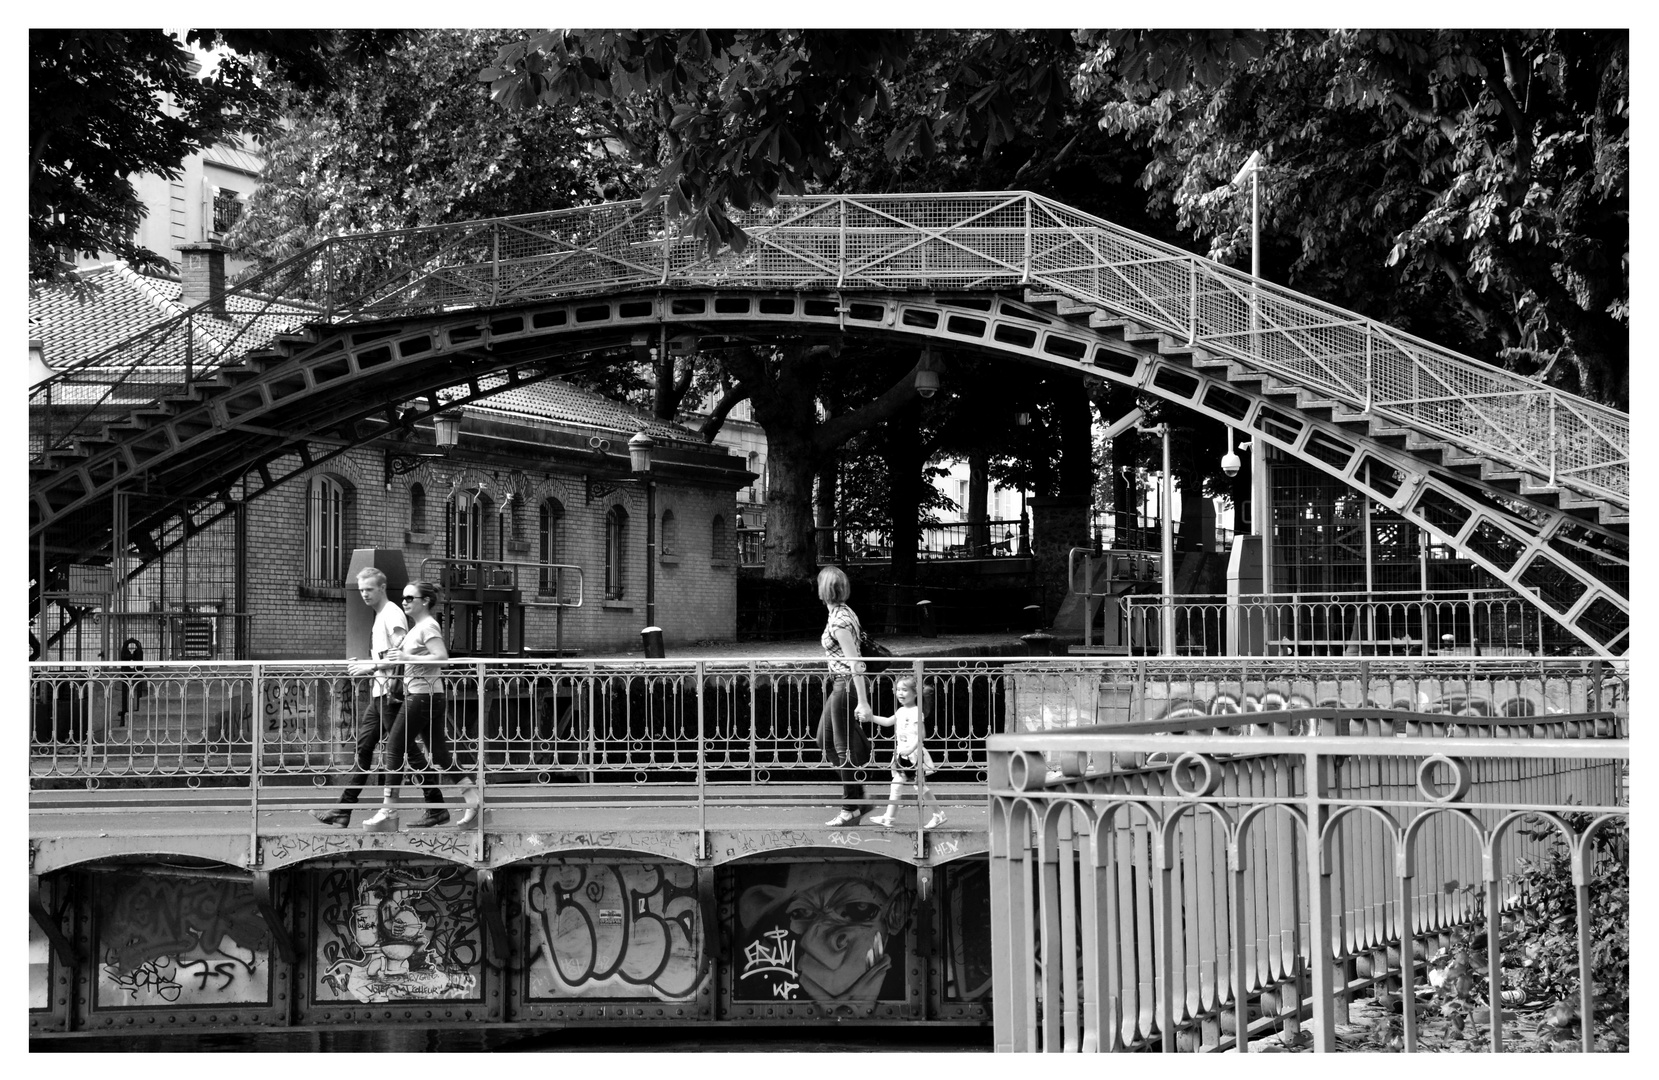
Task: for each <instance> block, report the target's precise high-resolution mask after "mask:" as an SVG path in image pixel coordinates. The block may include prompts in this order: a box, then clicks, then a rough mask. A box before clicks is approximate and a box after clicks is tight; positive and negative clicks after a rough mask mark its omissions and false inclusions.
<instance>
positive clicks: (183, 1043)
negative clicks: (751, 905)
mask: <svg viewBox="0 0 1659 1080" xmlns="http://www.w3.org/2000/svg"><path fill="white" fill-rule="evenodd" d="M29 1049H30V1050H31V1051H33V1052H35V1053H54V1052H74V1053H123V1054H130V1053H155V1052H168V1053H288V1052H292V1053H380V1052H385V1053H428V1054H429V1053H467V1052H474V1051H494V1052H507V1053H530V1054H550V1053H586V1054H611V1053H670V1054H673V1053H680V1054H695V1053H728V1054H729V1053H784V1054H811V1053H862V1054H870V1053H987V1054H988V1053H990V1052H991V1029H990V1028H989V1027H944V1028H917V1027H908V1026H905V1027H898V1026H895V1027H857V1028H854V1027H845V1028H843V1027H816V1028H815V1027H794V1028H789V1027H782V1028H761V1029H756V1028H754V1027H751V1026H732V1027H697V1028H688V1027H678V1028H598V1029H594V1028H583V1029H562V1030H554V1031H548V1030H545V1029H513V1028H507V1029H503V1028H499V1027H496V1028H488V1029H481V1030H475V1029H468V1028H435V1029H426V1030H421V1029H414V1030H411V1029H408V1028H359V1029H355V1030H350V1031H336V1030H314V1029H307V1030H293V1029H289V1030H286V1031H251V1032H183V1031H181V1032H170V1033H168V1034H165V1035H161V1034H156V1035H139V1034H136V1033H135V1034H131V1035H127V1034H123V1035H119V1036H111V1035H102V1036H94V1035H84V1036H83V1035H76V1036H68V1037H58V1038H47V1039H31V1040H29Z"/></svg>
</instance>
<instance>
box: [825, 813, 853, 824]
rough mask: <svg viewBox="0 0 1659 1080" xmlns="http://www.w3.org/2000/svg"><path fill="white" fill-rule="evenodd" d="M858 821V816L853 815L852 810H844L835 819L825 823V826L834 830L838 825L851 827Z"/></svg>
mask: <svg viewBox="0 0 1659 1080" xmlns="http://www.w3.org/2000/svg"><path fill="white" fill-rule="evenodd" d="M857 820H858V815H857V814H855V813H853V812H852V811H851V810H843V811H841V812H840V813H839V814H836V815H835V816H834V817H832V818H830V819H829V820H828V821H826V822H824V824H825V825H828V826H829V827H831V828H834V827H835V826H837V825H851V824H852V823H853V822H855V821H857Z"/></svg>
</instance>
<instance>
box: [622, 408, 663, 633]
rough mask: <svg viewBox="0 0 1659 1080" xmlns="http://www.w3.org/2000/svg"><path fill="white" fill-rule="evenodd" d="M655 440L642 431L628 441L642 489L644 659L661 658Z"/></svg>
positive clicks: (631, 457)
mask: <svg viewBox="0 0 1659 1080" xmlns="http://www.w3.org/2000/svg"><path fill="white" fill-rule="evenodd" d="M656 445H657V442H656V440H655V439H653V438H651V436H649V435H647V434H646V433H645V432H643V431H641V432H638V433H636V434H635V435H634V437H633V438H631V439H629V440H628V465H629V467H630V468H632V469H633V471H634V475H635V478H636V479H638V480H639V481H640V482H641V483H643V484H644V485H645V629H644V630H641V631H640V634H641V635H642V636H643V637H644V639H645V655H646V656H647V657H656V658H659V659H660V658H661V657H662V655H663V651H662V627H660V626H658V625H657V478H656V476H655V475H654V474H653V473H652V472H651V450H652V449H653V448H654V447H655V446H656Z"/></svg>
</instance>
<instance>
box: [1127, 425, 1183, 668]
mask: <svg viewBox="0 0 1659 1080" xmlns="http://www.w3.org/2000/svg"><path fill="white" fill-rule="evenodd" d="M1137 411H1138V410H1137ZM1135 426H1136V427H1137V428H1139V429H1140V430H1142V431H1144V432H1146V433H1147V434H1148V435H1157V436H1159V437H1160V438H1161V439H1162V440H1163V444H1164V462H1163V465H1164V472H1163V482H1162V492H1161V494H1160V496H1159V502H1160V503H1162V504H1163V505H1162V506H1161V507H1160V509H1161V510H1162V511H1163V513H1162V514H1161V515H1159V516H1160V517H1162V518H1163V522H1162V525H1163V535H1162V543H1161V544H1160V545H1159V547H1160V551H1159V554H1160V555H1161V556H1162V559H1161V561H1162V562H1163V568H1162V569H1163V573H1162V574H1160V575H1159V577H1160V578H1161V579H1162V580H1161V581H1160V585H1161V587H1162V589H1163V602H1162V603H1161V604H1160V605H1159V607H1160V609H1161V611H1162V615H1163V618H1162V619H1161V620H1160V621H1161V622H1162V624H1163V626H1162V631H1163V633H1162V637H1163V648H1162V649H1161V650H1159V651H1160V652H1161V653H1162V655H1164V656H1174V655H1175V483H1174V478H1173V477H1172V476H1170V470H1169V425H1168V424H1167V423H1164V424H1157V425H1154V426H1151V427H1148V426H1146V425H1144V424H1140V423H1136V424H1135Z"/></svg>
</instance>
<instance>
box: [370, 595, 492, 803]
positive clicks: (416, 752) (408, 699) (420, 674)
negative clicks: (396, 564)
mask: <svg viewBox="0 0 1659 1080" xmlns="http://www.w3.org/2000/svg"><path fill="white" fill-rule="evenodd" d="M402 602H403V612H404V614H405V615H407V616H408V618H409V632H408V633H407V634H405V635H404V637H403V641H402V642H401V643H400V644H399V645H397V646H395V647H393V648H392V649H390V650H388V651H387V653H386V659H388V660H400V661H402V662H403V665H404V667H403V682H404V693H405V697H404V701H403V710H402V712H400V713H399V714H398V718H397V720H396V721H395V722H394V723H393V724H392V730H391V731H390V732H389V733H388V734H387V736H386V783H387V785H388V786H387V788H386V802H385V804H384V805H382V806H381V808H380V810H379V812H378V813H376V814H375V815H374V816H373V817H371V818H370V819H369V820H368V821H366V822H364V823H363V827H364V828H366V829H369V828H376V827H379V826H380V825H382V823H385V822H393V821H395V820H396V818H397V793H398V788H397V776H398V773H400V772H402V771H403V763H404V761H405V759H407V760H408V762H409V767H410V768H411V769H413V770H415V785H416V786H417V787H419V788H420V789H421V795H422V797H424V798H425V800H426V803H427V810H426V813H425V814H423V815H422V816H421V817H419V818H418V819H416V820H415V821H412V822H410V823H409V824H410V827H412V828H417V829H424V828H430V827H432V826H434V825H443V824H446V823H447V822H448V821H449V811H448V810H445V809H444V808H443V801H444V796H443V792H441V791H439V790H438V788H437V786H436V784H434V783H433V782H431V780H430V779H429V778H428V777H427V775H426V774H427V769H428V767H429V765H428V762H427V760H426V755H425V754H423V753H422V752H421V747H420V742H417V741H416V740H417V739H419V740H421V741H422V742H425V743H426V746H427V748H428V749H429V750H430V751H431V754H432V761H431V763H430V767H431V768H432V769H433V770H434V771H435V772H437V774H438V779H440V780H441V779H444V777H445V774H446V773H450V772H452V771H453V769H454V764H455V763H454V760H453V758H452V757H451V755H450V750H449V739H448V735H447V733H446V732H445V731H444V683H443V669H442V667H441V665H440V664H439V661H443V660H448V659H449V647H448V646H447V645H445V644H444V633H443V628H442V627H440V626H439V625H438V620H437V619H436V618H435V617H434V616H433V613H432V612H433V609H434V608H435V607H437V605H438V587H437V586H436V585H434V584H432V583H431V582H430V581H411V582H410V583H409V584H408V585H406V586H404V588H403V598H402ZM467 801H468V802H469V803H470V802H473V800H472V799H468V800H467ZM476 813H477V809H476V807H475V806H469V807H468V809H467V811H466V813H465V814H463V815H462V817H461V820H460V822H459V824H461V825H465V824H466V823H467V822H469V821H471V820H472V818H473V815H474V814H476Z"/></svg>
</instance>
